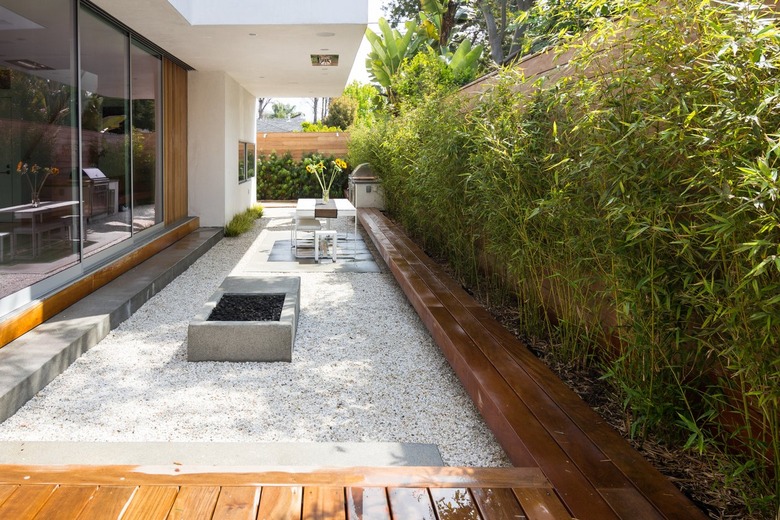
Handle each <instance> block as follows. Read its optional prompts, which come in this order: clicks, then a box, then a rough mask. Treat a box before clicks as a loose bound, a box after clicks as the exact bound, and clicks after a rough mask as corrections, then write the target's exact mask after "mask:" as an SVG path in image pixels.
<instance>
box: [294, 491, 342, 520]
mask: <svg viewBox="0 0 780 520" xmlns="http://www.w3.org/2000/svg"><path fill="white" fill-rule="evenodd" d="M345 515H346V508H345V505H344V488H343V487H331V486H307V487H305V488H303V511H302V514H301V519H302V520H344V518H345Z"/></svg>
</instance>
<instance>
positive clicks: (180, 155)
mask: <svg viewBox="0 0 780 520" xmlns="http://www.w3.org/2000/svg"><path fill="white" fill-rule="evenodd" d="M163 121H164V123H163V193H164V194H165V195H164V197H165V201H164V212H165V223H166V224H170V223H172V222H175V221H177V220H179V219H181V218H184V217H186V216H187V71H186V70H184V69H182V68H181V67H179V66H178V65H176V64H175V63H173V62H171V61H169V60H163Z"/></svg>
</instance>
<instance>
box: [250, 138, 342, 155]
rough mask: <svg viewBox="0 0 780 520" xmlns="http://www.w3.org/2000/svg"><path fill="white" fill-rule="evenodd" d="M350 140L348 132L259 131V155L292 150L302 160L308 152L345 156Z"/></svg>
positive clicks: (291, 152) (292, 153)
mask: <svg viewBox="0 0 780 520" xmlns="http://www.w3.org/2000/svg"><path fill="white" fill-rule="evenodd" d="M348 140H349V134H348V133H346V132H267V133H266V132H258V133H257V156H258V157H262V156H266V155H268V154H270V153H271V152H276V153H277V154H280V155H281V154H284V153H286V152H290V154H291V155H292V157H293V159H295V160H296V161H300V160H301V157H302V156H303V154H305V153H307V152H319V153H321V154H323V155H335V156H337V157H344V156H345V155H346V154H347V141H348Z"/></svg>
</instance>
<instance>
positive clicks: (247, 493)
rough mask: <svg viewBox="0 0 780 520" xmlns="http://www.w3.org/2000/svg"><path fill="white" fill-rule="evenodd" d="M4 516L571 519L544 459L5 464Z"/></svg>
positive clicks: (1, 469) (82, 519) (0, 477)
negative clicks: (282, 464)
mask: <svg viewBox="0 0 780 520" xmlns="http://www.w3.org/2000/svg"><path fill="white" fill-rule="evenodd" d="M0 518H4V519H5V518H8V519H13V520H27V519H40V520H58V519H63V520H64V519H67V520H73V519H78V520H86V519H100V520H105V519H122V520H129V519H139V520H155V519H160V520H163V519H169V520H174V519H201V518H202V519H215V520H216V519H225V520H227V519H231V520H232V519H247V520H254V519H268V520H275V519H279V520H294V519H299V518H300V519H338V520H359V519H367V520H368V519H383V520H390V519H402V520H407V519H415V520H417V519H420V520H428V519H430V520H436V519H439V520H445V519H447V520H456V519H473V520H480V519H483V520H494V519H496V520H499V519H527V520H552V519H555V520H557V519H563V518H566V519H569V518H571V514H570V513H569V512H568V511H567V510H566V508H565V507H564V506H563V504H562V503H561V502H560V500H559V499H558V497H557V496H556V494H555V492H554V491H553V490H552V488H551V486H550V484H549V482H548V481H547V479H546V478H545V477H544V475H543V474H542V472H541V471H540V470H539V469H537V468H503V469H469V468H403V467H395V468H351V469H331V470H314V469H307V468H302V469H290V468H285V469H277V470H261V469H257V468H255V469H252V468H218V469H215V468H190V467H185V466H181V467H177V466H174V467H171V466H166V467H133V466H106V467H95V466H81V467H74V466H64V467H26V466H0Z"/></svg>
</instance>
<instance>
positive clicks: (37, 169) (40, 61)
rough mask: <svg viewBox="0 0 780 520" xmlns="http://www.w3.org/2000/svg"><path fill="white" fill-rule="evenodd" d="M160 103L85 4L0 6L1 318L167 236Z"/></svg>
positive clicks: (141, 51)
mask: <svg viewBox="0 0 780 520" xmlns="http://www.w3.org/2000/svg"><path fill="white" fill-rule="evenodd" d="M161 99H162V58H161V56H160V53H159V52H155V51H154V50H153V49H151V48H150V47H149V46H148V45H144V44H143V43H141V42H140V41H139V40H138V39H136V37H135V36H134V35H133V34H132V33H131V32H130V31H129V30H128V29H126V28H124V27H121V26H120V25H119V24H117V23H114V22H113V21H112V20H109V19H107V18H106V17H105V16H103V15H102V14H100V13H98V12H96V11H95V10H94V9H92V8H91V7H90V6H89V5H88V4H87V3H86V2H82V1H79V0H47V1H45V2H43V1H34V2H32V1H30V0H0V316H2V315H3V314H5V313H7V312H9V309H10V310H13V308H14V307H18V306H19V305H23V304H24V303H25V302H26V301H30V300H32V299H34V298H36V297H38V296H39V295H42V294H45V293H46V292H48V291H50V290H51V289H52V288H53V287H56V285H57V284H61V283H63V280H64V281H67V279H68V277H71V279H72V278H76V277H78V276H81V275H83V274H84V273H86V272H88V271H89V269H91V268H92V267H91V266H94V265H96V264H99V263H100V262H103V261H105V260H106V259H108V258H111V257H112V256H113V255H116V254H121V253H123V252H124V251H126V250H127V249H129V248H132V247H133V246H134V244H135V243H136V242H138V241H140V240H142V239H143V237H144V235H148V234H150V233H155V232H156V231H155V230H156V229H160V228H161V227H162V222H163V206H162V201H163V193H162V184H163V183H162V145H161V135H162V112H161V109H162V103H161ZM55 275H57V276H56V277H55Z"/></svg>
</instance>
